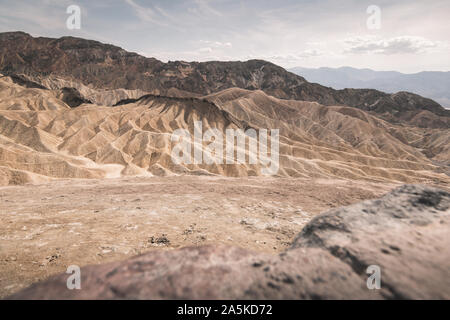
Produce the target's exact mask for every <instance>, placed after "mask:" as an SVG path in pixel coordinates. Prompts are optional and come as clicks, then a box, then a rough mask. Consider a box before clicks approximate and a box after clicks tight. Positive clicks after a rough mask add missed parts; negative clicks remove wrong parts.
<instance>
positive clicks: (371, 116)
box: [0, 32, 450, 184]
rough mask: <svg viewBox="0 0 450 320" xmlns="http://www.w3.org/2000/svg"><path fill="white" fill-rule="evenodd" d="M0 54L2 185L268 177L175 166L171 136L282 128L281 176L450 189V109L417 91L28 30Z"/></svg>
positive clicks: (243, 168) (239, 167) (259, 170)
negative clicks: (165, 57)
mask: <svg viewBox="0 0 450 320" xmlns="http://www.w3.org/2000/svg"><path fill="white" fill-rule="evenodd" d="M0 57H1V59H0V69H1V70H2V72H3V75H2V77H1V78H0V172H1V175H0V183H1V184H21V183H25V182H36V181H47V180H49V179H55V178H105V177H120V176H141V175H142V176H152V175H157V176H166V175H180V174H193V175H223V176H233V177H241V176H259V175H263V174H264V172H263V171H264V170H263V169H264V165H261V164H260V163H249V162H248V161H247V162H246V163H238V164H228V163H213V164H205V163H190V164H179V163H175V162H174V161H173V158H172V149H173V147H174V142H173V140H172V139H171V135H172V133H173V132H174V131H176V130H177V129H184V130H187V132H189V133H190V134H194V126H195V123H198V122H200V123H201V124H202V129H203V131H207V130H209V129H217V130H219V132H221V133H222V134H223V135H224V136H225V134H226V131H227V130H230V129H233V130H243V131H245V130H248V129H254V130H255V131H260V130H263V129H268V130H270V129H278V130H279V170H278V171H277V173H276V176H283V177H304V178H348V179H357V180H371V181H397V182H398V181H401V182H424V183H428V182H430V183H436V184H445V183H448V182H449V178H448V165H449V159H450V151H449V150H450V129H449V123H450V122H449V121H450V120H449V119H450V117H448V116H447V113H448V111H446V110H445V109H444V108H442V107H441V106H439V105H438V104H437V103H435V102H433V101H432V100H429V99H425V98H422V97H420V96H417V95H414V94H410V93H398V94H385V93H382V92H378V91H376V90H353V89H346V90H340V91H336V90H333V89H331V88H326V87H323V86H320V85H318V84H311V83H308V82H307V81H305V79H303V78H302V77H299V76H296V75H294V74H292V73H289V72H287V71H286V70H284V69H283V68H281V67H278V66H276V65H274V64H272V63H269V62H265V61H259V60H252V61H247V62H206V63H196V62H193V63H187V62H169V63H163V62H160V61H158V60H156V59H152V58H145V57H142V56H139V55H137V54H135V53H129V52H126V51H125V50H123V49H120V48H118V47H115V46H112V45H106V44H102V43H99V42H96V41H90V40H84V39H77V38H72V37H64V38H61V39H50V38H33V37H31V36H29V35H27V34H25V33H20V32H14V33H2V34H0ZM204 146H206V145H204ZM245 147H246V146H245ZM269 148H270V146H269ZM269 152H270V151H269ZM246 156H247V157H249V156H250V155H249V153H248V152H247V151H246Z"/></svg>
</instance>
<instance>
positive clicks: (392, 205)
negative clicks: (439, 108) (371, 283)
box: [10, 185, 450, 299]
mask: <svg viewBox="0 0 450 320" xmlns="http://www.w3.org/2000/svg"><path fill="white" fill-rule="evenodd" d="M449 232H450V194H449V193H447V192H445V191H442V190H439V189H433V188H429V187H424V186H414V185H405V186H402V187H400V188H397V189H395V190H394V191H393V192H391V193H389V194H387V195H386V196H384V197H383V198H381V199H380V200H371V201H365V202H362V203H359V204H356V205H353V206H350V207H345V208H341V209H335V210H332V211H329V212H327V213H324V214H321V215H319V216H317V217H316V218H314V219H313V220H312V221H311V222H310V223H309V224H308V225H307V226H306V227H305V228H304V229H303V231H302V232H301V233H300V234H299V235H298V237H297V238H296V240H295V241H294V243H293V245H292V247H291V248H290V249H289V250H287V251H286V252H284V253H281V254H280V255H278V256H271V255H267V254H260V253H254V252H251V251H247V250H244V249H240V248H236V247H224V246H205V247H189V248H184V249H179V250H173V251H153V252H149V253H147V254H144V255H141V256H137V257H134V258H132V259H129V260H127V261H123V262H116V263H110V264H105V265H99V266H89V267H85V268H82V271H81V278H82V284H81V286H82V289H81V290H68V289H67V288H66V279H67V277H68V275H67V274H62V275H59V276H55V277H52V278H50V279H49V280H47V281H45V282H43V283H38V284H34V285H32V286H31V287H29V288H27V289H25V290H23V291H21V292H19V293H17V294H15V295H13V296H11V297H10V298H11V299H180V298H181V299H218V298H220V299H235V298H244V299H248V298H249V299H251V298H255V299H341V298H349V299H366V298H367V299H383V298H387V299H390V298H394V299H449V298H450V249H449V248H448V245H449V234H450V233H449ZM372 264H375V265H378V266H380V268H381V289H380V290H369V289H368V288H367V286H366V280H367V277H368V275H367V274H366V273H365V271H366V268H367V266H369V265H372Z"/></svg>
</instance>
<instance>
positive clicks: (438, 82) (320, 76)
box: [289, 67, 450, 108]
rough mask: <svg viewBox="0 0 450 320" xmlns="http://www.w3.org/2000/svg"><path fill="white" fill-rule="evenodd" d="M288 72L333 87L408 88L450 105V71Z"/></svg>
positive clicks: (299, 69)
mask: <svg viewBox="0 0 450 320" xmlns="http://www.w3.org/2000/svg"><path fill="white" fill-rule="evenodd" d="M289 71H291V72H293V73H295V74H297V75H300V76H302V77H304V78H305V79H306V80H308V81H309V82H317V83H320V84H322V85H325V86H329V87H332V88H334V89H344V88H360V89H377V90H380V91H383V92H389V93H394V92H398V91H408V92H413V93H416V94H419V95H421V96H424V97H427V98H430V99H433V100H435V101H436V102H438V103H440V104H441V105H442V106H444V107H446V108H450V72H438V71H424V72H419V73H413V74H405V73H401V72H397V71H374V70H371V69H356V68H351V67H341V68H317V69H314V68H302V67H296V68H292V69H290V70H289Z"/></svg>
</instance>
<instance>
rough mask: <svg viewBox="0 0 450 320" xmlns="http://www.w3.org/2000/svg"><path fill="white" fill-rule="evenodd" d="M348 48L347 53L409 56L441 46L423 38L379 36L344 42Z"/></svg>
mask: <svg viewBox="0 0 450 320" xmlns="http://www.w3.org/2000/svg"><path fill="white" fill-rule="evenodd" d="M344 42H345V44H346V45H348V47H347V48H346V49H345V52H347V53H356V54H358V53H373V54H386V55H391V54H408V53H425V52H428V51H429V50H430V49H433V48H437V47H438V46H439V45H440V42H438V41H431V40H429V39H426V38H423V37H414V36H398V37H393V38H388V39H382V38H380V37H377V36H365V37H354V38H349V39H346V40H344Z"/></svg>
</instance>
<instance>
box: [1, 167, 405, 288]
mask: <svg viewBox="0 0 450 320" xmlns="http://www.w3.org/2000/svg"><path fill="white" fill-rule="evenodd" d="M395 186H397V185H395V184H386V183H384V184H380V183H368V182H358V181H349V180H331V179H328V180H325V179H323V180H308V179H294V178H261V177H257V178H256V177H255V178H223V177H193V176H182V177H165V178H159V177H154V178H147V177H146V178H120V179H103V180H58V181H53V182H51V183H47V184H41V185H24V186H8V187H0V199H1V201H0V214H1V218H0V297H5V296H7V295H9V294H12V293H14V292H17V291H18V290H20V289H22V288H24V287H26V286H28V285H30V284H31V283H34V282H37V281H41V280H43V279H46V278H47V277H48V276H50V275H53V274H55V273H61V272H65V270H66V269H67V267H68V266H69V265H78V266H80V267H81V266H84V265H89V264H98V263H101V262H107V261H114V260H121V259H124V258H125V257H128V256H133V255H137V254H140V253H143V252H145V251H148V250H170V249H173V248H178V247H184V246H192V245H194V246H195V245H202V244H211V243H222V244H230V245H237V246H241V247H245V248H250V249H254V250H257V251H261V252H269V253H270V252H272V253H277V252H280V251H282V250H284V249H286V247H287V246H289V245H290V242H291V241H292V240H293V238H294V236H295V235H296V234H297V233H298V232H299V231H300V230H301V229H302V227H303V226H304V225H305V224H306V223H307V222H308V221H309V220H310V219H311V217H313V216H314V215H316V214H318V213H320V212H323V211H326V210H327V209H330V208H333V207H340V206H345V205H348V204H351V203H355V202H359V201H361V200H364V199H371V198H376V197H379V196H380V195H382V194H384V193H386V192H387V191H389V190H391V189H392V188H394V187H395Z"/></svg>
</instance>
